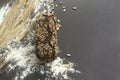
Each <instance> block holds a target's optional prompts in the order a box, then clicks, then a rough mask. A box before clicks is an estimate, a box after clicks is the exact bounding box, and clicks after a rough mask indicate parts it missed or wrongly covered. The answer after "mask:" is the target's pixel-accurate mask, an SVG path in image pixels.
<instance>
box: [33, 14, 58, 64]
mask: <svg viewBox="0 0 120 80" xmlns="http://www.w3.org/2000/svg"><path fill="white" fill-rule="evenodd" d="M36 23H37V25H36V27H35V30H36V33H35V38H36V54H37V57H38V58H39V59H40V60H42V61H44V62H50V61H52V60H54V59H55V58H56V56H57V48H58V45H57V27H56V23H57V19H56V17H55V16H54V15H49V16H48V15H43V19H40V20H37V21H36Z"/></svg>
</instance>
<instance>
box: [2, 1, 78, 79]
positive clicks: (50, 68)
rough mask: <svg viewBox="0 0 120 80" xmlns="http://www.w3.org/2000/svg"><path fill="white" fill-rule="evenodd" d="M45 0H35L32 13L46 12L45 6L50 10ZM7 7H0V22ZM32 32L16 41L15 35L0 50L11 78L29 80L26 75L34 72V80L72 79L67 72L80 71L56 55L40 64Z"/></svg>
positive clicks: (50, 7) (28, 75)
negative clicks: (50, 60)
mask: <svg viewBox="0 0 120 80" xmlns="http://www.w3.org/2000/svg"><path fill="white" fill-rule="evenodd" d="M47 1H49V0H36V3H35V4H36V6H35V9H34V14H36V15H37V14H39V12H46V7H47V10H48V9H49V10H50V11H51V10H52V8H53V6H50V5H48V3H47ZM9 9H10V7H9V3H8V4H7V5H4V6H3V7H2V8H1V9H0V24H1V23H2V21H3V20H4V16H5V15H7V12H8V11H9ZM33 20H35V18H34V19H33ZM31 21H32V20H31ZM28 23H31V22H28ZM34 33H35V31H34V30H32V31H31V32H30V33H29V34H28V35H27V36H26V37H25V38H24V39H23V40H21V41H20V42H18V43H17V42H16V41H15V40H16V39H17V38H18V37H19V36H16V37H15V38H14V39H13V40H12V41H10V42H9V43H8V44H7V45H6V46H5V47H4V48H3V49H2V50H1V51H0V55H3V54H6V56H5V57H4V56H3V57H4V59H5V62H8V63H7V64H8V65H7V67H6V68H5V70H6V73H7V74H9V73H11V72H12V71H15V75H14V76H13V78H12V79H11V80H29V79H28V77H30V76H31V75H35V74H37V76H39V77H35V79H34V80H74V78H72V77H70V76H69V74H75V73H80V71H79V70H76V69H75V68H74V67H75V66H74V63H72V62H69V61H66V60H65V59H63V58H60V57H57V58H56V59H55V60H54V61H53V62H50V63H47V64H41V62H40V60H38V59H37V57H36V55H35V40H34Z"/></svg>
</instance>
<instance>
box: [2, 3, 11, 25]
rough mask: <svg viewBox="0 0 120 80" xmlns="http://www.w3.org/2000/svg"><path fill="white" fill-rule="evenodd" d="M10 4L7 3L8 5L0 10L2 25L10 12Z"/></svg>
mask: <svg viewBox="0 0 120 80" xmlns="http://www.w3.org/2000/svg"><path fill="white" fill-rule="evenodd" d="M9 4H10V3H7V4H6V5H4V6H3V7H2V8H0V24H1V23H2V21H3V19H4V17H5V16H6V14H7V12H8V11H9V9H10V7H9Z"/></svg>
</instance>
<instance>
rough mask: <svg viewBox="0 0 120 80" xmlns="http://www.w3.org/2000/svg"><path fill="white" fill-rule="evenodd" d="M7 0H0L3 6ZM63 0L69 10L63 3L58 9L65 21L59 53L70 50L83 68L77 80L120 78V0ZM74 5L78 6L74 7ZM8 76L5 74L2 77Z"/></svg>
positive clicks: (110, 79) (61, 54)
mask: <svg viewBox="0 0 120 80" xmlns="http://www.w3.org/2000/svg"><path fill="white" fill-rule="evenodd" d="M6 1H8V0H0V6H2V5H3V3H5V2H6ZM9 1H10V0H9ZM60 1H61V0H56V3H58V4H59V2H60ZM62 1H63V2H64V4H65V6H66V8H67V9H66V12H65V13H63V12H62V9H61V7H60V5H58V6H59V7H58V8H56V9H55V11H56V15H57V16H58V18H59V19H60V20H61V24H62V27H61V29H60V31H59V34H58V36H59V46H60V49H61V53H60V54H59V55H60V56H62V57H66V53H70V54H71V55H72V57H71V58H67V59H68V60H69V61H72V62H74V63H75V65H76V66H77V69H79V70H80V71H81V72H82V74H75V75H71V76H74V77H75V80H120V0H62ZM73 6H76V7H77V8H78V9H77V10H75V11H74V10H72V9H71V8H72V7H73ZM13 73H14V72H13ZM11 75H12V74H11ZM36 76H38V75H36ZM8 77H10V76H8V75H7V76H6V75H5V74H2V75H0V80H9V79H10V78H11V77H10V78H8Z"/></svg>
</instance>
